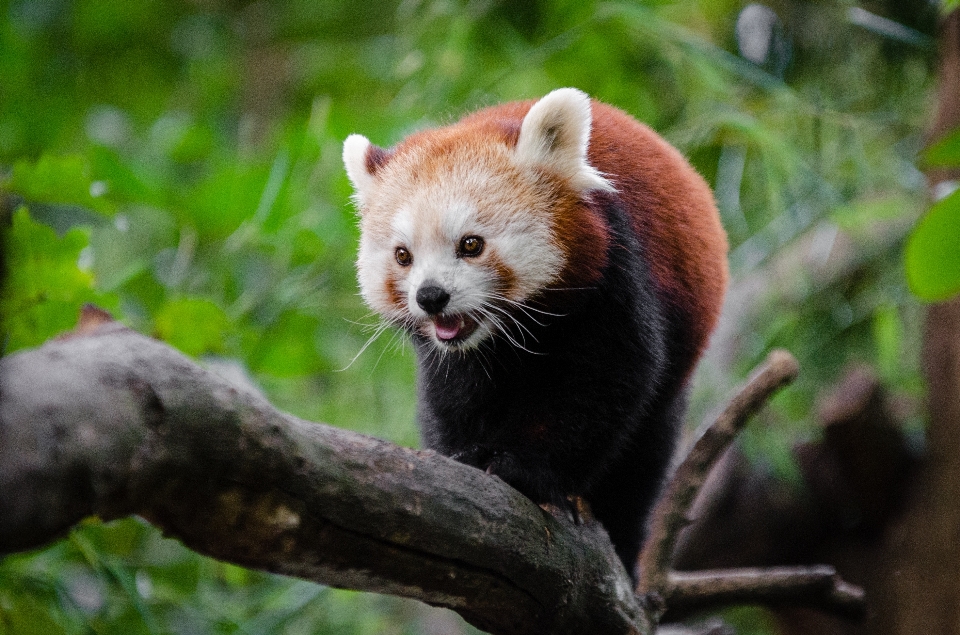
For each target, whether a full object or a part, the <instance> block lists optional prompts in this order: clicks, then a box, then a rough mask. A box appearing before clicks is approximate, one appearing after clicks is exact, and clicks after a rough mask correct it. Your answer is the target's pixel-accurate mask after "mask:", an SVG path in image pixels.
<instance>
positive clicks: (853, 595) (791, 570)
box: [664, 565, 864, 617]
mask: <svg viewBox="0 0 960 635" xmlns="http://www.w3.org/2000/svg"><path fill="white" fill-rule="evenodd" d="M669 578H670V580H669V584H668V586H667V593H668V595H667V596H666V597H665V598H664V602H665V603H666V605H667V606H668V607H670V614H671V615H683V614H686V613H691V612H693V611H702V610H704V609H708V608H711V607H714V608H715V607H719V606H725V605H730V604H764V605H773V606H775V605H778V604H791V605H797V604H801V605H808V606H817V607H819V608H822V609H826V610H829V611H830V612H832V613H835V614H837V615H841V616H846V617H860V616H861V615H862V614H863V608H864V595H863V591H862V590H861V589H860V588H858V587H855V586H853V585H852V584H848V583H846V582H844V581H843V580H841V579H840V576H838V575H837V572H836V570H835V569H834V568H833V567H829V566H825V565H819V566H813V567H767V568H756V569H753V568H749V569H717V570H714V571H693V572H687V571H672V572H671V573H670V575H669Z"/></svg>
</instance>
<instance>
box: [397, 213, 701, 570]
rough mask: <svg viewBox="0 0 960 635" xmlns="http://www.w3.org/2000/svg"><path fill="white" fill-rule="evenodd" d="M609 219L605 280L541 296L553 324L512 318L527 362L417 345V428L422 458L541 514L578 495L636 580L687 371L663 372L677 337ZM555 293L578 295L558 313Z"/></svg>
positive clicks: (515, 354) (512, 352)
mask: <svg viewBox="0 0 960 635" xmlns="http://www.w3.org/2000/svg"><path fill="white" fill-rule="evenodd" d="M605 213H606V216H607V219H608V222H609V225H610V227H611V229H612V235H613V237H614V241H613V245H612V248H611V250H610V258H609V263H608V265H607V267H606V270H605V272H604V275H603V277H602V279H601V280H600V281H599V282H598V283H597V284H596V285H595V286H594V287H592V288H590V289H580V290H575V291H554V292H545V293H544V295H545V298H544V300H543V302H542V304H539V305H536V306H540V307H542V308H546V310H553V311H555V312H558V313H563V314H564V315H563V316H562V317H550V316H542V315H540V314H537V313H532V312H531V315H532V316H535V317H536V318H537V320H538V321H540V322H541V323H542V324H537V322H536V321H534V320H532V319H530V318H529V317H528V316H524V315H523V314H517V316H516V317H517V318H518V319H519V320H521V321H522V322H523V324H524V326H525V327H526V328H527V329H529V331H530V333H527V332H526V331H522V330H521V329H520V328H519V327H515V328H514V329H513V330H512V331H511V336H512V337H513V338H514V339H515V340H517V341H521V340H523V341H525V344H524V346H525V347H526V348H527V349H529V351H531V352H526V351H523V350H521V349H519V348H517V347H515V346H513V345H512V344H511V343H510V342H509V341H508V340H507V339H506V338H504V337H503V336H497V337H495V338H493V339H492V341H490V342H487V343H485V344H484V345H483V347H482V348H481V349H480V351H482V354H478V351H468V352H467V353H453V354H445V355H441V354H438V352H437V351H436V350H435V346H434V344H433V343H432V342H428V341H426V340H425V339H423V338H422V337H421V336H415V337H414V345H415V348H416V350H417V360H418V396H419V404H418V417H419V420H420V426H421V430H422V433H423V439H424V443H425V444H426V446H427V447H429V448H433V449H435V450H437V451H439V452H441V453H443V454H446V455H448V456H451V457H453V458H456V459H457V460H459V461H462V462H464V463H467V464H470V465H474V466H476V467H478V468H480V469H487V468H490V470H491V471H492V473H494V474H496V475H498V476H499V477H500V478H502V479H503V480H504V481H506V482H507V483H509V484H510V485H512V486H513V487H515V488H516V489H518V490H519V491H521V492H522V493H524V494H525V495H527V496H528V497H529V498H530V499H532V500H533V501H535V502H537V503H552V504H555V505H558V506H560V507H568V506H569V503H568V501H567V499H566V496H567V495H582V496H583V497H584V498H586V500H587V501H588V502H589V503H590V506H591V508H592V510H593V513H594V516H595V517H596V518H597V519H598V520H599V521H600V522H601V523H602V524H603V526H604V527H605V528H606V530H607V532H608V533H609V534H610V538H611V540H612V542H613V544H614V546H615V548H616V550H617V554H618V555H619V556H620V559H621V560H622V561H623V563H624V565H625V566H626V568H627V571H628V572H629V573H630V574H631V575H632V576H635V575H636V571H635V563H636V559H637V554H638V552H639V550H640V547H641V545H642V542H643V539H644V537H645V531H646V522H647V517H648V515H649V513H650V509H651V507H652V506H653V504H654V502H655V500H656V497H657V495H658V494H659V492H660V488H661V485H662V481H663V478H664V474H665V472H666V470H667V468H668V466H669V463H670V459H671V457H672V454H673V451H674V446H675V443H676V438H677V434H678V432H679V428H680V421H681V419H682V416H683V411H684V403H683V401H684V394H683V392H684V391H683V389H682V386H681V383H682V376H683V374H684V371H685V369H683V368H677V367H675V364H672V363H671V359H676V358H677V351H676V349H677V348H678V347H679V348H682V344H680V343H679V340H680V339H681V338H682V330H681V325H680V324H678V322H677V321H676V320H673V319H670V318H668V317H667V313H668V311H667V310H665V309H664V306H663V303H662V302H661V300H660V299H658V298H657V296H656V295H655V293H654V291H653V286H652V283H651V281H650V275H649V272H648V271H647V267H646V264H645V260H644V258H643V256H642V245H641V244H639V243H638V241H637V239H636V238H635V237H634V236H633V234H632V233H631V232H630V230H629V225H628V222H627V219H626V216H625V215H624V213H623V211H622V210H620V209H619V208H618V207H616V206H614V205H607V206H606V207H605ZM551 293H555V294H559V295H570V294H575V295H572V297H568V298H567V299H566V301H564V303H563V304H564V308H563V309H556V308H555V306H556V304H557V303H556V302H554V301H553V298H552V297H551V295H550V294H551ZM569 300H572V301H569ZM531 334H532V336H531ZM534 337H535V338H536V340H535V341H534Z"/></svg>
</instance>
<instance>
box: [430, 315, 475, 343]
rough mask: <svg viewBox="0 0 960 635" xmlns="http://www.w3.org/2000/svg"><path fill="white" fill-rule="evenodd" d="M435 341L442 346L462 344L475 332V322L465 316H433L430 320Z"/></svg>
mask: <svg viewBox="0 0 960 635" xmlns="http://www.w3.org/2000/svg"><path fill="white" fill-rule="evenodd" d="M430 321H431V322H432V323H433V328H434V333H435V334H436V336H437V339H438V340H440V341H441V342H443V343H444V344H456V343H458V342H463V341H464V340H466V339H467V338H468V337H470V336H471V335H472V334H473V332H474V331H476V330H477V326H478V324H477V322H476V321H475V320H473V319H471V318H470V317H468V316H466V315H434V316H433V317H431V318H430Z"/></svg>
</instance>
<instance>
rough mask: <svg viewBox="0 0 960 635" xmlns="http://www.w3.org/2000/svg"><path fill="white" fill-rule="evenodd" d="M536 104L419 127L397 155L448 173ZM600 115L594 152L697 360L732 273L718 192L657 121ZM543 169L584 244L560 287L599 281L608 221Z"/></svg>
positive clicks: (564, 231) (511, 135)
mask: <svg viewBox="0 0 960 635" xmlns="http://www.w3.org/2000/svg"><path fill="white" fill-rule="evenodd" d="M534 103H535V102H534V101H525V102H512V103H507V104H503V105H500V106H493V107H491V108H487V109H484V110H481V111H478V112H476V113H473V114H471V115H469V116H467V117H465V118H464V119H463V120H461V121H460V122H458V123H456V124H454V125H451V126H447V127H444V128H439V129H432V130H426V131H423V132H420V133H417V134H414V135H411V136H410V137H408V138H407V139H406V140H404V141H403V142H402V143H400V144H399V145H398V146H397V147H396V148H395V150H394V152H393V153H392V156H399V155H402V154H403V153H405V152H412V151H416V152H421V153H422V155H423V156H424V157H425V159H424V161H423V164H422V166H423V170H424V174H425V175H426V174H436V173H438V172H441V171H440V170H436V169H435V167H436V166H439V165H441V164H442V163H443V162H445V161H448V160H449V157H450V155H451V154H457V153H458V151H459V150H460V149H462V148H466V147H478V146H483V145H484V144H489V143H491V142H497V141H499V142H500V143H504V144H506V145H508V146H511V147H512V146H515V145H516V143H517V137H518V135H519V130H520V125H521V123H522V121H523V117H524V116H525V115H526V114H527V112H528V111H529V110H530V108H531V106H533V104H534ZM592 114H593V127H592V131H591V135H590V145H589V151H588V160H589V162H590V164H591V165H592V166H593V167H595V168H596V169H597V170H599V171H600V172H601V173H602V174H603V175H604V176H605V177H606V178H608V179H609V180H610V181H611V182H612V183H613V185H614V186H615V187H616V189H617V193H618V196H619V198H620V200H621V201H622V202H623V205H624V207H625V209H626V210H628V212H629V213H630V214H631V215H632V218H633V224H634V228H635V231H636V232H637V235H638V236H640V237H641V239H643V240H644V241H645V247H646V254H647V262H648V264H649V266H650V269H651V273H652V275H653V278H654V281H655V283H656V284H657V285H658V290H659V295H660V297H661V298H662V299H663V300H664V301H665V302H667V303H668V304H670V305H671V306H672V307H673V309H674V310H675V311H676V312H677V313H678V314H680V315H682V316H684V319H685V320H686V321H687V323H688V328H689V333H688V336H689V340H688V341H689V351H690V356H691V357H690V359H688V360H684V362H686V363H685V364H682V366H684V367H686V368H688V369H689V368H692V366H693V362H694V361H696V359H697V358H698V357H699V356H700V354H701V353H702V351H703V349H704V348H705V347H706V344H707V340H708V337H709V335H710V332H711V331H712V330H713V328H714V326H715V325H716V322H717V319H718V318H719V315H720V309H721V307H722V304H723V296H724V290H725V289H726V283H727V276H728V274H727V260H726V253H727V240H726V234H725V233H724V231H723V228H722V226H721V225H720V221H719V215H718V214H717V212H716V206H715V204H714V201H713V195H712V194H711V192H710V188H709V186H708V185H707V184H706V182H705V181H704V180H703V178H702V177H701V176H700V175H699V174H697V172H696V171H695V170H694V169H693V168H692V167H691V166H690V165H689V164H688V163H687V162H686V160H684V158H683V157H682V156H681V155H680V153H679V152H678V151H677V150H676V149H675V148H673V147H672V146H671V145H670V144H668V143H667V142H666V141H664V140H663V139H662V138H660V137H659V136H658V135H657V134H656V133H655V132H653V131H652V130H651V129H650V128H648V127H647V126H645V125H643V124H641V123H639V122H637V121H636V120H634V119H633V118H632V117H630V116H629V115H627V114H626V113H624V112H623V111H621V110H619V109H617V108H614V107H612V106H608V105H606V104H602V103H599V102H596V101H593V102H592ZM372 163H376V164H377V166H378V167H380V165H382V164H381V162H380V161H372ZM625 167H629V168H630V169H629V171H625V170H624V168H625ZM543 176H544V180H545V182H546V183H547V184H548V186H549V188H550V190H551V192H552V193H553V195H554V196H555V200H556V206H555V207H554V208H553V209H554V222H555V227H556V232H557V235H558V236H560V237H561V240H563V241H565V244H566V245H573V246H575V247H574V248H573V249H571V250H569V251H568V252H567V253H566V254H565V255H566V259H565V261H566V262H567V266H566V268H565V270H564V272H563V274H562V278H563V279H562V281H561V283H560V285H559V286H568V287H575V286H580V285H586V284H589V282H590V281H591V280H595V279H597V277H598V276H599V275H600V271H601V270H602V268H603V266H604V265H605V263H606V250H607V245H608V244H609V237H608V235H607V230H606V227H605V225H604V221H603V220H602V219H601V218H600V217H598V215H597V213H596V212H595V211H593V210H592V209H591V207H590V206H589V205H587V204H585V203H584V201H582V200H581V198H580V196H579V195H578V194H577V193H575V192H573V191H571V190H570V188H569V187H566V186H565V185H564V184H563V183H562V182H561V179H559V178H557V177H556V175H551V174H544V175H543ZM518 178H519V175H518ZM519 189H520V188H518V191H519Z"/></svg>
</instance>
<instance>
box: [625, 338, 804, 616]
mask: <svg viewBox="0 0 960 635" xmlns="http://www.w3.org/2000/svg"><path fill="white" fill-rule="evenodd" d="M797 371H798V365H797V360H796V359H794V358H793V355H791V354H790V353H788V352H787V351H784V350H779V349H777V350H774V351H771V352H770V354H769V355H768V356H767V359H766V360H765V361H764V363H763V364H762V365H761V366H760V367H759V368H758V369H757V370H756V371H754V373H753V375H752V376H751V377H750V379H749V380H747V383H746V384H745V385H744V386H743V387H742V388H741V389H740V390H739V391H738V392H737V394H736V395H735V396H734V398H733V399H732V400H731V401H730V403H729V404H728V405H727V407H726V408H725V409H724V411H723V412H722V413H721V414H720V416H719V417H717V419H716V420H715V421H714V422H713V423H712V424H711V425H709V426H707V427H706V428H705V429H703V431H702V433H701V434H700V436H699V438H698V439H697V440H696V442H695V443H694V445H693V447H692V448H691V449H690V452H689V453H688V454H687V456H686V457H684V459H683V461H682V462H681V463H680V466H679V467H678V468H677V471H676V472H675V473H674V475H673V478H672V479H671V481H670V483H669V485H668V486H667V491H666V492H665V493H664V495H663V497H662V498H661V499H660V503H659V504H658V505H657V508H656V510H655V511H654V513H653V522H652V524H651V528H650V538H649V540H648V542H647V546H646V548H645V549H644V551H643V553H642V554H641V556H640V584H639V585H638V587H637V591H638V593H640V594H643V595H649V594H651V593H656V594H659V595H660V596H661V597H665V595H664V591H665V590H666V589H667V586H668V584H669V576H668V574H669V571H670V570H671V568H672V565H673V553H674V551H675V549H676V545H677V539H678V537H679V534H680V530H681V529H683V528H684V527H685V526H686V525H687V524H688V522H689V521H688V520H687V514H688V511H689V509H690V506H691V505H692V504H693V501H694V499H695V498H696V496H697V493H698V492H699V491H700V488H701V487H703V484H704V482H705V481H706V478H707V475H708V474H709V473H710V470H711V469H712V468H713V466H714V464H715V463H716V462H717V460H718V459H719V458H720V456H721V455H722V454H723V452H724V450H726V449H727V447H729V445H730V443H732V442H733V439H734V438H735V437H736V436H737V433H738V432H740V429H741V428H743V426H744V424H745V423H746V422H747V420H748V419H749V418H750V417H751V416H752V415H753V414H754V413H756V412H757V411H758V410H759V409H760V407H761V406H763V404H764V403H766V401H767V399H769V398H770V396H771V395H772V394H773V393H774V392H776V391H777V390H778V389H779V388H781V387H783V386H785V385H787V384H788V383H790V382H791V381H793V380H794V379H795V378H796V376H797Z"/></svg>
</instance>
